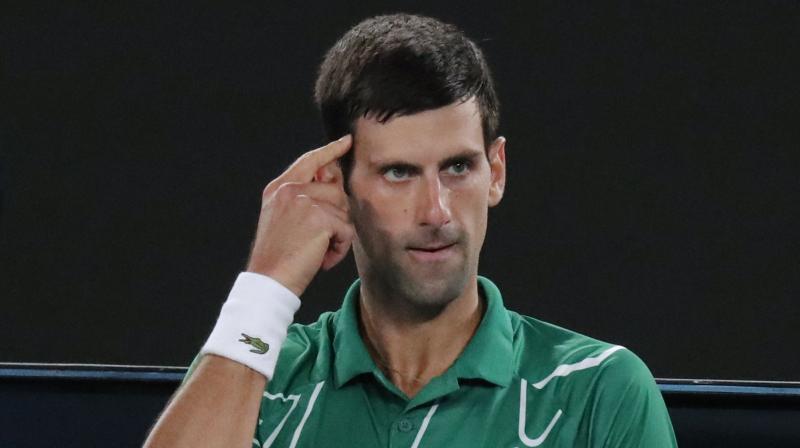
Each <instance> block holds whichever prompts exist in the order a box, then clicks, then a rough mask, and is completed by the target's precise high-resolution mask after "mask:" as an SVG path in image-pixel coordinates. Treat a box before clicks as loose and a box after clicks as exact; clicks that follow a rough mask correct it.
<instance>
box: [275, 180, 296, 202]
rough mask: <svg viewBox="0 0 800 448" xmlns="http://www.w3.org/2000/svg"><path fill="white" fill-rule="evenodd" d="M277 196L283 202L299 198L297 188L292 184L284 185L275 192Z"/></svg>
mask: <svg viewBox="0 0 800 448" xmlns="http://www.w3.org/2000/svg"><path fill="white" fill-rule="evenodd" d="M275 196H276V197H277V198H278V199H279V200H282V201H286V200H289V199H291V198H293V197H295V196H297V186H296V185H294V184H291V183H284V184H281V185H279V186H278V188H277V189H276V190H275Z"/></svg>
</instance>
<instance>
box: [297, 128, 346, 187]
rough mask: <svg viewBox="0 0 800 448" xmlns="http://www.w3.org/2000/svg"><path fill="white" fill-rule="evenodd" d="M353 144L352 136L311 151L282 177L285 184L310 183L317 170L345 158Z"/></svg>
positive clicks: (301, 157)
mask: <svg viewBox="0 0 800 448" xmlns="http://www.w3.org/2000/svg"><path fill="white" fill-rule="evenodd" d="M352 143H353V137H352V136H351V135H350V134H347V135H345V136H344V137H342V138H340V139H339V140H336V141H333V142H330V143H328V144H327V145H325V146H322V147H320V148H317V149H314V150H312V151H309V152H307V153H305V154H303V155H302V156H300V158H299V159H297V160H296V161H295V162H294V163H293V164H292V165H291V166H290V167H289V168H288V169H287V170H286V171H285V172H284V173H283V174H282V175H281V178H282V179H281V180H282V181H284V182H309V181H311V180H312V179H313V178H314V174H316V172H317V170H319V169H320V168H322V167H323V166H325V165H327V164H329V163H331V162H333V161H334V160H336V159H338V158H339V157H341V156H343V155H344V154H345V153H347V151H349V150H350V147H351V146H352Z"/></svg>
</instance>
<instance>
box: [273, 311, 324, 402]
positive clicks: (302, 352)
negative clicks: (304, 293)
mask: <svg viewBox="0 0 800 448" xmlns="http://www.w3.org/2000/svg"><path fill="white" fill-rule="evenodd" d="M336 316H337V313H336V312H325V313H323V314H321V315H320V317H319V319H317V321H316V322H314V323H311V324H292V325H291V326H289V329H288V331H287V335H286V340H285V341H284V343H283V346H282V347H281V352H280V354H279V355H278V363H277V365H276V367H275V375H274V377H273V379H272V381H270V383H269V389H270V390H282V389H285V388H287V387H292V386H294V385H298V384H300V383H307V382H314V381H315V380H318V378H324V377H326V376H327V374H328V370H329V367H330V365H331V363H332V356H333V334H334V328H335V321H336Z"/></svg>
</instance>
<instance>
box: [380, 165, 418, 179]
mask: <svg viewBox="0 0 800 448" xmlns="http://www.w3.org/2000/svg"><path fill="white" fill-rule="evenodd" d="M410 174H411V173H410V171H409V169H408V168H406V167H403V166H392V167H389V168H387V169H386V170H384V171H383V177H385V178H386V180H388V181H389V182H400V181H402V180H405V179H408V176H409V175H410Z"/></svg>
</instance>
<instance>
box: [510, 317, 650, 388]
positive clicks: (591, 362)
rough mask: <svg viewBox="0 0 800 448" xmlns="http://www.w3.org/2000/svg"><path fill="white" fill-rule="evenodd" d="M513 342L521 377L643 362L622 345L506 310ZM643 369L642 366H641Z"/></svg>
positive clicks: (642, 364)
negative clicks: (508, 315)
mask: <svg viewBox="0 0 800 448" xmlns="http://www.w3.org/2000/svg"><path fill="white" fill-rule="evenodd" d="M509 314H510V315H511V323H512V328H513V335H514V336H513V337H514V340H513V346H514V351H515V352H516V353H515V354H516V356H517V359H519V363H518V370H519V372H518V373H519V375H520V376H522V377H534V378H535V377H537V376H541V375H543V374H546V373H550V372H553V371H555V370H556V369H560V371H563V370H565V369H566V370H569V371H574V370H575V369H579V370H586V369H590V368H595V367H601V366H603V368H606V367H607V365H609V364H613V365H615V366H617V367H615V369H619V368H623V369H624V368H625V366H628V367H633V365H634V364H636V363H637V362H638V363H641V366H642V367H643V366H644V363H642V362H641V360H640V359H639V358H638V357H637V356H636V355H635V354H633V353H631V352H630V351H629V350H627V349H626V348H625V347H623V346H620V345H615V344H612V343H609V342H606V341H602V340H599V339H595V338H593V337H589V336H586V335H584V334H581V333H578V332H576V331H573V330H568V329H566V328H563V327H560V326H558V325H554V324H551V323H547V322H544V321H541V320H538V319H536V318H533V317H529V316H522V315H519V314H517V313H515V312H513V311H510V312H509ZM645 369H646V367H645Z"/></svg>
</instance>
